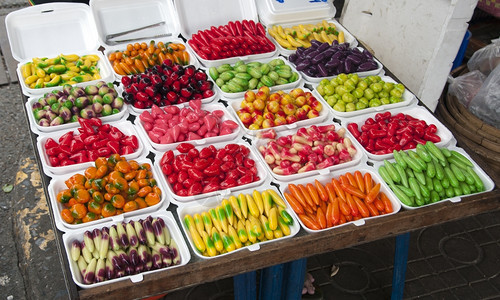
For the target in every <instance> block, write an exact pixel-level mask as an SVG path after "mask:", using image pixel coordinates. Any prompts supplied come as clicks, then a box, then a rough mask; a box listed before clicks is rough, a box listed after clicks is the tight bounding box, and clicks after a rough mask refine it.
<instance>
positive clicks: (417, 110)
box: [341, 105, 456, 160]
mask: <svg viewBox="0 0 500 300" xmlns="http://www.w3.org/2000/svg"><path fill="white" fill-rule="evenodd" d="M388 111H389V112H390V113H391V114H392V115H393V116H394V115H396V114H398V113H403V114H406V115H410V116H412V117H414V118H417V119H419V120H423V121H425V122H426V123H427V125H431V124H434V125H436V127H437V132H436V134H437V135H438V136H439V137H440V138H441V141H440V142H438V143H435V144H436V146H438V147H445V146H450V145H451V144H452V143H455V142H456V141H455V139H453V133H451V131H450V130H449V129H448V128H447V127H446V126H444V125H443V123H441V122H440V121H439V120H438V119H437V118H436V117H435V116H434V115H433V114H431V113H430V112H429V111H428V110H427V109H425V108H424V107H421V106H418V105H416V106H413V107H404V108H397V109H391V110H388ZM376 114H378V112H377V113H371V114H367V115H360V116H356V117H351V118H347V119H341V123H342V125H343V126H345V127H347V125H348V124H349V123H356V124H358V127H359V128H361V126H362V125H363V124H365V121H366V120H367V119H368V118H375V115H376ZM452 146H454V144H453V145H452ZM361 148H362V149H363V151H365V153H366V155H368V158H369V159H373V160H384V159H390V158H393V157H394V155H393V154H392V152H391V153H388V154H383V155H376V154H373V153H370V152H368V151H367V150H366V149H365V147H363V146H361Z"/></svg>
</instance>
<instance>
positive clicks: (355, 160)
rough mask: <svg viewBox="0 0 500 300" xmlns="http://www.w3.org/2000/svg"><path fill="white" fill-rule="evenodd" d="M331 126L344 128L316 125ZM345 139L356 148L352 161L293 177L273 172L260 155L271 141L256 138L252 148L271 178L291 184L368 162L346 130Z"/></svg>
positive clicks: (327, 123) (328, 123)
mask: <svg viewBox="0 0 500 300" xmlns="http://www.w3.org/2000/svg"><path fill="white" fill-rule="evenodd" d="M331 124H333V125H335V131H338V130H339V129H340V128H342V126H340V125H339V124H336V123H333V122H324V123H320V124H315V125H317V126H322V125H331ZM308 127H309V126H308ZM295 133H297V130H296V129H294V130H287V131H281V132H277V135H276V139H278V138H279V137H282V136H287V135H293V134H295ZM345 137H348V138H349V139H351V141H352V144H353V146H354V148H356V154H355V155H354V157H353V158H352V160H351V161H348V162H344V163H340V164H336V165H333V166H330V167H328V168H324V169H318V170H311V171H307V172H303V173H296V174H291V175H278V174H276V173H274V172H273V170H272V169H271V167H270V166H269V165H268V164H267V163H266V161H265V159H264V157H263V156H262V154H261V153H260V151H259V150H258V149H259V147H260V146H266V145H267V144H268V142H269V141H270V140H269V139H259V138H254V139H253V140H252V147H253V148H254V150H255V151H256V152H257V153H259V154H258V156H259V159H260V162H261V164H263V165H264V166H265V168H266V171H267V172H268V173H269V174H271V176H272V177H273V178H275V179H276V180H278V181H282V182H289V181H292V180H298V179H300V178H306V177H311V176H318V175H324V174H327V173H329V172H331V171H333V170H339V169H344V168H348V167H351V166H354V165H358V164H360V163H363V162H365V161H366V154H365V153H364V152H363V150H362V147H361V145H360V144H359V142H358V141H356V139H355V138H354V137H353V136H352V135H351V133H350V132H349V131H348V130H347V129H346V133H345Z"/></svg>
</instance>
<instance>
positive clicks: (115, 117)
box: [25, 83, 129, 135]
mask: <svg viewBox="0 0 500 300" xmlns="http://www.w3.org/2000/svg"><path fill="white" fill-rule="evenodd" d="M87 85H91V84H90V83H88V84H86V85H82V86H81V87H83V88H84V87H85V86H87ZM61 88H62V87H61ZM114 88H115V90H116V92H117V94H118V95H119V96H121V94H122V89H121V88H120V87H117V86H116V85H114ZM53 90H60V89H52V90H51V91H53ZM42 96H43V95H38V96H31V97H29V98H28V100H27V101H26V103H25V106H26V111H27V115H28V121H29V124H30V128H31V131H33V132H34V133H36V134H38V135H40V134H50V133H53V132H57V131H62V130H67V129H70V128H75V127H78V126H80V124H79V123H78V122H71V123H64V124H61V125H57V126H48V127H44V126H40V125H38V123H37V122H36V120H35V116H34V115H33V112H32V111H33V109H32V106H33V104H34V103H35V102H37V101H38V99H40V98H41V97H42ZM128 116H129V105H128V104H127V103H125V102H123V107H122V108H121V109H120V112H119V113H116V114H112V115H109V116H106V117H100V118H99V119H101V120H102V121H103V122H108V123H109V122H112V121H119V120H125V119H127V118H128Z"/></svg>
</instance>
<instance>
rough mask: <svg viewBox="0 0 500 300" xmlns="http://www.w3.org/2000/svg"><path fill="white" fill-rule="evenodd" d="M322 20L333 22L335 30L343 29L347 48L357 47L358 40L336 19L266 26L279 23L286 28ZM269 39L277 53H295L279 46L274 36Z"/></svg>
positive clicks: (317, 21) (316, 21) (285, 54)
mask: <svg viewBox="0 0 500 300" xmlns="http://www.w3.org/2000/svg"><path fill="white" fill-rule="evenodd" d="M323 20H326V21H327V22H328V23H333V24H335V28H336V29H337V31H339V32H340V31H343V32H344V40H345V42H347V43H349V48H354V47H357V46H358V41H357V40H356V38H355V37H354V36H353V35H352V34H351V33H350V32H349V31H348V30H347V29H345V28H344V26H342V25H341V24H340V23H339V22H337V20H335V19H313V20H304V21H302V22H293V23H285V22H284V23H275V24H269V25H267V28H271V27H272V26H273V25H276V26H278V25H281V27H283V28H287V27H293V26H296V25H299V24H303V25H305V24H317V23H319V22H321V21H323ZM270 39H271V41H272V42H273V43H274V44H275V45H276V47H277V48H278V52H279V54H281V55H283V56H285V57H288V56H290V54H293V53H295V50H289V49H286V48H283V46H281V45H280V44H279V43H278V42H277V41H276V39H275V38H273V37H272V36H271V37H270Z"/></svg>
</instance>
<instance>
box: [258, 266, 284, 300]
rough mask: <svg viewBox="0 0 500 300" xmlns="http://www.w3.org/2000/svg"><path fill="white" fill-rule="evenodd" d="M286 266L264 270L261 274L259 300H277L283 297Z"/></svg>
mask: <svg viewBox="0 0 500 300" xmlns="http://www.w3.org/2000/svg"><path fill="white" fill-rule="evenodd" d="M283 268H284V265H283V264H281V265H275V266H272V267H268V268H265V269H262V271H261V274H260V290H259V299H261V300H275V299H279V298H280V297H281V287H282V284H283Z"/></svg>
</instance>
